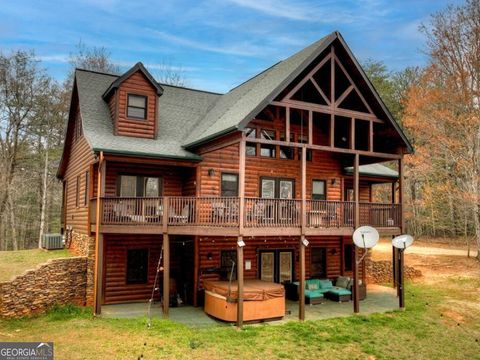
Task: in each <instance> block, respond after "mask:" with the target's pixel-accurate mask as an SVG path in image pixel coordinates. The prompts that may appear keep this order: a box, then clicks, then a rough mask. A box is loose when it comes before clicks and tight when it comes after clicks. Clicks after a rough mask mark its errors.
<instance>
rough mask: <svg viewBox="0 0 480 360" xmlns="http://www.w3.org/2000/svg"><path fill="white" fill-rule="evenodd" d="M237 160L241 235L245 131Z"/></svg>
mask: <svg viewBox="0 0 480 360" xmlns="http://www.w3.org/2000/svg"><path fill="white" fill-rule="evenodd" d="M238 149H239V154H238V158H239V162H238V197H239V202H240V204H239V207H238V208H239V224H238V225H239V235H241V236H243V222H244V219H245V217H244V211H245V210H244V209H245V151H246V138H245V133H244V132H242V138H241V140H240V144H239V147H238Z"/></svg>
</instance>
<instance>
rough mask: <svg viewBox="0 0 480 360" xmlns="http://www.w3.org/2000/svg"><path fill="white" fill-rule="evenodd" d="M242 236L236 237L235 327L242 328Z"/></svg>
mask: <svg viewBox="0 0 480 360" xmlns="http://www.w3.org/2000/svg"><path fill="white" fill-rule="evenodd" d="M243 246H244V244H243V236H239V237H238V241H237V286H238V290H237V297H238V299H237V327H238V328H239V329H241V328H242V326H243V285H244V281H243Z"/></svg>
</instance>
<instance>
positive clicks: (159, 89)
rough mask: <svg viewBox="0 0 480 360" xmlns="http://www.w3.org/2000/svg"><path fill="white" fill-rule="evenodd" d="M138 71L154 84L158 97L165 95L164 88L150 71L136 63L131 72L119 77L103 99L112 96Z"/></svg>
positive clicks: (104, 94)
mask: <svg viewBox="0 0 480 360" xmlns="http://www.w3.org/2000/svg"><path fill="white" fill-rule="evenodd" d="M137 71H140V72H141V73H142V74H143V75H145V77H146V78H147V80H148V81H149V82H150V83H151V84H152V86H153V87H154V88H155V90H156V92H157V95H158V96H160V95H162V94H163V88H162V87H161V86H160V84H159V83H158V82H157V81H156V80H155V78H154V77H153V76H152V75H151V74H150V73H149V72H148V70H147V69H146V68H145V66H143V64H142V63H141V62H138V63H136V64H135V65H134V66H133V67H132V68H130V70H128V71H127V72H126V73H125V74H123V75H122V76H119V77H118V78H117V79H116V80H115V81H114V82H112V84H111V85H110V86H109V87H108V89H107V90H106V91H105V92H104V93H103V95H102V97H103V98H104V99H107V98H108V97H109V96H110V94H111V93H112V91H113V90H115V89H117V88H118V87H119V86H120V85H121V84H122V83H123V82H124V81H125V80H126V79H128V78H129V77H130V76H132V75H133V74H134V73H136V72H137Z"/></svg>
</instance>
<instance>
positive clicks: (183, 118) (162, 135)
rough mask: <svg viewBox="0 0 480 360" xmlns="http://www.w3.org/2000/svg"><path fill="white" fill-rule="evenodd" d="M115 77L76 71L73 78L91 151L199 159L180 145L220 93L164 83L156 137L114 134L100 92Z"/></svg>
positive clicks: (159, 104)
mask: <svg viewBox="0 0 480 360" xmlns="http://www.w3.org/2000/svg"><path fill="white" fill-rule="evenodd" d="M117 78H118V77H117V76H113V75H108V74H101V73H96V72H91V71H84V70H77V71H76V81H77V86H78V94H79V98H80V112H81V115H82V125H83V132H84V134H85V138H86V139H87V141H88V142H89V144H90V146H91V147H92V148H93V150H94V151H100V150H103V151H105V152H110V153H122V154H135V155H141V156H150V157H166V158H187V159H200V157H199V156H198V155H196V154H194V153H192V152H190V151H187V150H185V149H184V148H183V147H182V142H183V140H184V139H185V137H186V136H187V133H188V131H189V130H190V129H191V127H192V125H193V124H195V123H196V122H197V121H199V120H200V119H201V118H202V117H203V116H204V114H205V112H206V111H207V110H208V109H209V108H210V107H211V106H212V104H213V103H214V102H215V101H216V100H217V98H218V97H219V96H220V95H219V94H214V93H209V92H203V91H196V90H191V89H186V88H180V87H174V86H169V85H163V84H162V87H163V90H164V92H163V95H162V96H161V97H159V102H158V112H159V114H158V115H159V119H161V120H160V121H159V123H158V127H157V138H156V139H142V138H135V137H130V136H115V135H114V131H113V123H112V120H111V117H110V112H109V109H108V104H107V103H106V102H105V101H104V100H103V98H102V95H103V93H104V92H105V91H106V90H107V89H108V88H109V86H110V85H111V84H112V82H113V81H115V79H117Z"/></svg>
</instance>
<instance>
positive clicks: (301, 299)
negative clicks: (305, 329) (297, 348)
mask: <svg viewBox="0 0 480 360" xmlns="http://www.w3.org/2000/svg"><path fill="white" fill-rule="evenodd" d="M301 149H302V170H301V175H302V219H301V220H302V233H301V236H300V244H299V247H300V256H299V260H300V266H299V268H300V274H299V279H298V280H299V286H300V289H299V296H298V318H299V319H300V320H305V245H304V243H305V228H306V225H307V218H306V211H307V206H306V204H307V201H306V197H307V148H306V147H305V145H304V146H303V147H302V148H301Z"/></svg>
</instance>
